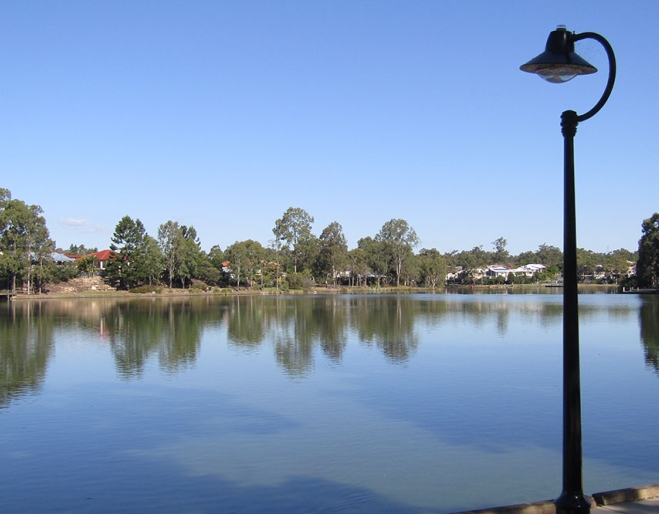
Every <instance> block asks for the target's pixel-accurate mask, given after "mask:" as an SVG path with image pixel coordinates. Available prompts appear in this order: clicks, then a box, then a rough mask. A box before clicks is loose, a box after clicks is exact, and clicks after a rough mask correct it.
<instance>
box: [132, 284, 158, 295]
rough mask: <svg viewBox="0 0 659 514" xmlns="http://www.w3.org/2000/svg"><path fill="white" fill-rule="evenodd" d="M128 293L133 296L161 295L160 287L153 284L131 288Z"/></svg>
mask: <svg viewBox="0 0 659 514" xmlns="http://www.w3.org/2000/svg"><path fill="white" fill-rule="evenodd" d="M128 292H129V293H134V294H148V293H161V292H162V287H160V286H157V285H153V284H145V285H143V286H137V287H133V288H131V289H129V290H128Z"/></svg>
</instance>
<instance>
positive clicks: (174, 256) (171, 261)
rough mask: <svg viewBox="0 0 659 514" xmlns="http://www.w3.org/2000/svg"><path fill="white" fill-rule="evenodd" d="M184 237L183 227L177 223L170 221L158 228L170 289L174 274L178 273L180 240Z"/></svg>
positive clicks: (159, 243)
mask: <svg viewBox="0 0 659 514" xmlns="http://www.w3.org/2000/svg"><path fill="white" fill-rule="evenodd" d="M182 237H183V234H181V227H180V226H179V224H178V222H176V221H171V220H170V221H168V222H167V223H163V224H162V225H160V226H159V227H158V246H159V247H160V251H161V252H162V255H163V260H164V264H165V271H167V278H168V280H169V288H170V289H171V288H172V284H173V281H174V274H175V273H176V268H177V264H178V262H179V259H180V255H179V251H178V250H179V248H180V246H181V245H180V239H181V238H182Z"/></svg>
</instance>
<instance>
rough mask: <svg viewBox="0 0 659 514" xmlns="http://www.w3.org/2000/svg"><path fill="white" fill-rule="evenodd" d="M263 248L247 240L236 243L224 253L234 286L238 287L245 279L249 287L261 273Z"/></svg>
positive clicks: (255, 242)
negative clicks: (234, 282)
mask: <svg viewBox="0 0 659 514" xmlns="http://www.w3.org/2000/svg"><path fill="white" fill-rule="evenodd" d="M264 253H265V251H264V248H263V246H261V243H259V242H257V241H253V240H251V239H248V240H247V241H240V242H238V241H236V242H235V243H234V244H232V245H231V246H229V247H228V248H227V249H226V251H225V252H224V255H225V257H226V258H227V260H228V261H229V268H231V274H232V278H233V279H234V280H235V281H236V286H237V287H240V283H241V278H245V279H246V281H247V283H248V285H249V286H250V287H251V286H252V284H253V283H254V278H255V276H256V273H257V272H259V273H260V272H261V268H262V266H263V256H264Z"/></svg>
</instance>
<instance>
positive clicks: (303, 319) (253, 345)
mask: <svg viewBox="0 0 659 514" xmlns="http://www.w3.org/2000/svg"><path fill="white" fill-rule="evenodd" d="M616 308H619V307H616V306H614V305H612V306H609V307H607V312H609V315H613V316H615V315H616V312H617V311H616ZM599 309H601V307H599V306H592V305H591V306H589V305H582V306H581V307H580V315H581V317H582V319H584V320H587V319H588V318H589V317H590V316H592V315H596V313H597V312H598V310H599ZM513 312H514V313H515V314H516V315H520V314H521V315H523V316H524V318H531V319H533V318H534V319H535V320H536V322H537V323H539V324H540V325H541V326H545V325H553V324H556V323H560V320H561V316H562V308H561V305H560V303H558V302H553V301H551V302H537V301H515V300H512V299H504V298H501V299H498V298H497V299H494V298H491V297H490V298H485V297H483V298H480V297H479V295H472V296H469V297H462V298H460V299H458V300H456V299H454V298H451V297H448V298H447V297H438V296H434V295H327V296H324V295H313V296H234V297H231V296H228V297H210V296H209V297H175V298H131V299H116V298H115V299H102V298H101V299H73V298H72V299H64V300H48V301H26V302H22V301H21V302H12V303H10V304H7V306H6V308H4V306H3V309H2V310H1V311H0V336H1V339H0V374H1V376H0V378H1V380H2V383H1V390H0V406H1V405H5V404H7V403H8V402H9V401H10V400H11V399H12V398H16V397H18V396H22V395H24V394H29V393H30V392H35V391H38V389H39V386H40V384H41V383H42V381H43V379H44V376H45V372H46V367H47V364H48V359H49V358H50V356H51V355H52V353H53V346H54V340H53V333H54V330H55V328H58V329H65V330H70V329H71V327H75V330H78V331H82V332H83V334H84V333H88V334H89V340H94V341H98V342H99V343H100V344H103V342H106V343H107V344H108V345H109V348H110V350H111V352H112V356H113V358H114V361H115V365H116V368H117V372H118V374H119V376H120V377H121V378H122V379H125V380H131V379H135V378H139V377H141V376H142V375H143V373H144V370H145V366H146V365H147V363H148V362H149V360H150V359H152V357H153V356H157V359H158V364H159V366H160V368H161V369H162V370H163V371H165V372H166V373H177V372H179V371H181V370H184V369H186V368H189V367H191V366H194V365H195V363H196V360H197V358H198V356H199V350H200V346H201V343H202V340H203V336H204V331H205V330H211V329H213V330H215V329H217V328H218V327H226V328H225V329H226V337H227V342H228V344H229V345H232V346H233V347H235V348H238V349H240V350H241V351H247V352H251V351H257V350H259V349H261V348H263V347H264V345H267V346H266V347H267V348H272V350H273V351H274V357H275V359H276V362H277V364H278V365H279V366H280V367H281V368H282V369H283V370H284V372H285V373H286V374H287V375H289V376H291V377H304V376H306V375H308V373H309V372H310V371H311V370H313V367H314V356H315V355H316V354H317V353H318V352H321V353H322V354H323V355H324V356H326V357H327V358H328V359H329V360H330V361H332V362H335V363H340V362H341V361H342V359H343V357H344V353H345V349H346V347H347V345H348V342H349V340H350V338H351V337H352V338H355V339H356V340H358V341H359V343H361V344H363V345H366V346H369V347H374V348H377V349H378V350H379V351H380V352H382V354H383V355H384V356H385V357H386V358H387V360H388V361H389V362H391V363H404V362H406V361H407V360H409V359H410V358H411V357H412V356H413V355H414V353H415V351H416V350H417V346H418V344H419V340H420V337H419V334H418V329H417V326H416V325H417V324H419V326H423V327H433V326H435V327H438V326H439V325H441V324H442V323H444V322H445V321H446V319H445V318H446V317H458V318H464V319H465V322H466V323H467V325H469V326H473V327H479V326H482V327H484V328H487V327H488V323H491V322H492V320H494V321H495V324H494V327H495V329H496V331H497V332H498V333H499V335H500V336H504V335H505V334H506V333H507V331H508V330H509V319H510V316H511V314H512V313H513ZM628 312H629V311H628V309H627V308H626V307H625V309H623V311H621V313H620V315H627V314H626V313H628ZM640 325H641V339H642V341H643V345H644V350H645V359H646V362H647V363H648V365H650V366H652V367H653V369H655V370H656V371H657V372H658V373H659V297H656V296H651V297H647V298H645V299H643V303H642V306H641V308H640ZM424 329H426V328H424ZM99 336H100V337H99Z"/></svg>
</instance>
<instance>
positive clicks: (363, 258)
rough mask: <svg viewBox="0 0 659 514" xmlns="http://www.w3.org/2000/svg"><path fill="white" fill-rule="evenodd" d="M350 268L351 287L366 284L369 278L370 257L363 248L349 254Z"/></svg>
mask: <svg viewBox="0 0 659 514" xmlns="http://www.w3.org/2000/svg"><path fill="white" fill-rule="evenodd" d="M348 266H349V267H350V285H358V286H361V285H362V280H363V281H364V284H366V278H367V276H368V271H369V269H368V256H367V255H366V251H365V250H364V249H363V248H359V247H357V248H353V249H352V250H350V251H349V252H348Z"/></svg>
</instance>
